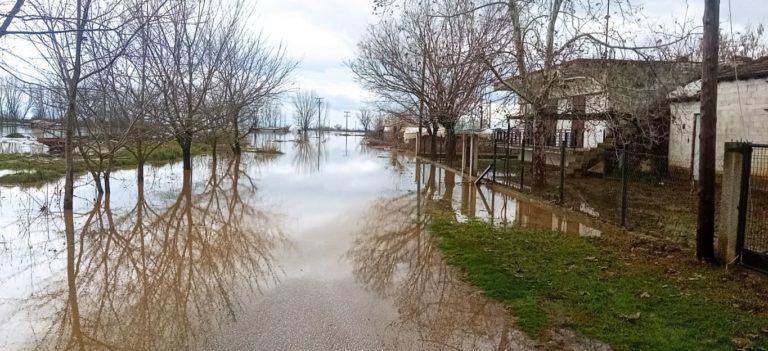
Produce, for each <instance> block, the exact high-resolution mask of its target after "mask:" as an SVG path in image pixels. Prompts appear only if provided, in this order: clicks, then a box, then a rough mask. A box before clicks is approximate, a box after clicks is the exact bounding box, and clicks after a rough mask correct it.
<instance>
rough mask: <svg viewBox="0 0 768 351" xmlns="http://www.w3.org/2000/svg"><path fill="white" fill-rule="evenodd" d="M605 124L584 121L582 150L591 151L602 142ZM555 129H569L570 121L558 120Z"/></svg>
mask: <svg viewBox="0 0 768 351" xmlns="http://www.w3.org/2000/svg"><path fill="white" fill-rule="evenodd" d="M606 128H607V122H606V121H603V120H587V121H584V148H585V149H592V148H595V147H597V145H598V144H600V143H602V142H603V139H604V136H605V129H606ZM557 129H571V121H570V120H558V121H557Z"/></svg>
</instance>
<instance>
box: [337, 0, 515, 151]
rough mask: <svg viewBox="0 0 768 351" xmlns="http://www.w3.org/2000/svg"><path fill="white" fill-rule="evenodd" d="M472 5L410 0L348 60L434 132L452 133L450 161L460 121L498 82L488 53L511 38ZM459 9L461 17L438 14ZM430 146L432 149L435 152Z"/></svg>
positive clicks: (370, 84)
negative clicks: (493, 75) (491, 67)
mask: <svg viewBox="0 0 768 351" xmlns="http://www.w3.org/2000/svg"><path fill="white" fill-rule="evenodd" d="M471 10H472V7H471V6H470V4H469V3H467V2H465V1H460V0H446V1H441V2H437V3H436V4H432V3H424V2H418V1H407V2H406V3H405V5H404V7H403V9H402V11H400V12H399V15H398V16H396V17H394V18H385V19H384V20H382V21H381V22H380V23H378V24H377V25H374V26H371V27H370V28H369V29H368V33H367V34H366V36H365V37H364V38H363V40H362V41H361V42H360V43H359V44H358V55H357V57H356V58H355V59H354V60H353V61H351V62H349V63H348V66H349V67H350V69H351V70H352V72H353V73H354V74H355V77H356V79H357V80H358V81H359V82H360V83H361V84H362V86H363V87H364V88H366V89H368V90H370V91H371V92H373V93H374V94H376V95H377V96H378V97H379V98H380V99H382V100H385V101H386V102H387V103H388V104H392V105H395V107H396V108H391V109H392V110H397V109H399V110H400V111H401V112H404V115H406V116H411V118H410V122H413V121H414V120H415V118H414V117H413V116H419V115H423V118H422V126H424V127H426V129H427V132H428V133H430V134H431V135H432V136H433V141H434V136H436V132H437V130H438V128H439V126H443V127H444V128H445V130H446V161H447V162H450V161H451V160H452V159H453V158H454V156H455V150H456V137H455V128H456V125H457V122H458V121H459V119H460V118H461V117H462V116H463V115H464V114H466V113H468V112H469V111H471V110H472V109H473V108H475V106H476V105H477V104H478V103H480V98H481V95H482V90H483V89H484V87H486V86H487V85H488V84H490V83H491V82H492V80H493V77H492V76H491V75H490V71H489V70H488V68H487V66H486V60H487V59H488V57H491V55H490V50H493V49H494V48H495V47H496V46H498V43H497V42H499V41H502V42H503V41H504V40H507V39H505V38H504V36H503V35H502V34H503V32H502V31H500V30H499V27H498V26H494V22H493V21H492V17H490V16H486V15H481V14H475V13H474V12H473V11H471ZM439 13H456V14H457V15H455V16H436V14H439ZM435 147H436V143H434V142H433V143H432V153H433V155H434V154H435V153H436V148H435Z"/></svg>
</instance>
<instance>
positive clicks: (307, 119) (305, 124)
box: [291, 90, 318, 133]
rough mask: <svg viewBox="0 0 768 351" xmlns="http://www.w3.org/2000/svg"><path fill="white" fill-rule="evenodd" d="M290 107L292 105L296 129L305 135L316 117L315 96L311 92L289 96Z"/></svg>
mask: <svg viewBox="0 0 768 351" xmlns="http://www.w3.org/2000/svg"><path fill="white" fill-rule="evenodd" d="M291 105H293V110H294V111H293V113H294V115H293V121H294V123H295V124H296V127H298V128H299V130H301V131H302V132H304V133H306V132H307V131H308V130H309V128H311V127H312V123H313V121H314V120H315V117H316V116H317V112H318V110H317V108H318V106H317V94H316V93H315V92H314V91H311V90H300V91H297V92H295V93H294V94H293V96H291Z"/></svg>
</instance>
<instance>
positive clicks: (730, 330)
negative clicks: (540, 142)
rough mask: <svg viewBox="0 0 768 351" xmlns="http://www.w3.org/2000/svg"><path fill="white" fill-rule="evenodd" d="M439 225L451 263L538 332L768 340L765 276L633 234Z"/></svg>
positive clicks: (662, 346) (672, 340)
mask: <svg viewBox="0 0 768 351" xmlns="http://www.w3.org/2000/svg"><path fill="white" fill-rule="evenodd" d="M431 229H432V231H433V233H434V234H435V235H436V236H437V237H438V243H439V246H440V247H441V248H442V249H443V251H444V252H445V254H446V257H447V259H448V261H449V262H450V263H452V264H455V265H457V266H459V267H461V268H463V269H464V270H465V272H466V273H467V277H468V279H469V281H470V282H471V283H473V284H474V285H476V286H477V287H479V288H480V289H482V290H484V291H485V293H486V294H487V295H488V296H489V297H491V298H493V299H496V300H499V301H501V302H503V303H505V304H506V305H508V306H509V307H510V308H511V310H512V313H513V315H514V316H515V317H516V321H517V324H518V326H519V327H520V328H521V329H522V330H523V331H524V332H526V333H528V334H529V335H531V336H533V337H537V338H540V339H546V334H547V331H549V330H552V329H554V328H560V327H565V328H569V329H572V330H575V331H576V332H578V333H580V334H583V335H584V336H587V337H589V338H593V339H597V340H600V341H603V342H607V343H609V344H610V345H611V346H612V347H613V348H614V349H615V350H733V349H735V348H737V347H744V346H747V345H749V346H751V347H752V349H760V348H761V347H762V348H765V347H768V335H767V334H766V333H767V332H768V329H767V328H768V316H766V311H768V309H767V308H766V304H767V303H768V302H767V301H766V300H767V299H766V296H767V295H768V294H766V293H765V291H764V289H765V286H766V284H765V280H764V279H763V280H760V281H758V282H757V283H752V284H755V285H756V286H758V287H759V288H756V289H750V288H744V286H747V285H749V284H750V283H748V281H749V279H761V278H762V277H757V278H755V277H754V276H753V275H748V277H750V278H748V279H747V278H745V279H743V281H742V280H739V279H737V278H738V275H736V274H735V273H732V274H728V273H725V272H723V270H722V268H709V267H704V266H700V265H698V264H696V263H692V262H690V259H688V258H687V257H689V256H688V255H689V254H690V253H685V252H680V251H677V253H674V252H675V250H672V251H671V252H673V253H662V254H659V253H658V252H654V249H653V247H655V246H658V245H659V244H658V243H655V244H647V243H646V245H639V244H638V243H637V242H635V241H633V240H630V239H626V238H623V239H620V240H618V241H614V240H610V239H606V238H598V239H586V238H582V237H578V236H573V235H564V234H560V233H555V232H550V231H540V230H533V229H528V228H522V227H517V226H513V227H504V228H498V227H493V226H491V225H489V224H486V223H478V222H469V223H455V222H453V221H450V220H448V219H442V218H437V219H435V220H434V222H433V223H432V225H431ZM654 240H656V239H654ZM649 246H650V248H649ZM661 246H662V247H666V246H665V245H664V244H661ZM638 248H639V249H638ZM643 248H645V249H648V251H647V252H648V254H643V252H646V251H645V250H643ZM662 251H663V249H662ZM618 253H622V254H618ZM665 255H666V256H665ZM659 257H661V258H659ZM664 257H666V258H664ZM670 257H671V258H670ZM672 267H674V268H672ZM734 275H736V277H737V278H734ZM734 279H736V280H737V281H733V280H734Z"/></svg>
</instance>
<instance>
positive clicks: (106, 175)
mask: <svg viewBox="0 0 768 351" xmlns="http://www.w3.org/2000/svg"><path fill="white" fill-rule="evenodd" d="M110 173H112V172H111V171H109V170H107V171H105V172H104V192H105V193H106V194H107V196H109V194H110V192H112V187H111V186H110V185H109V184H110V183H109V175H110Z"/></svg>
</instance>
